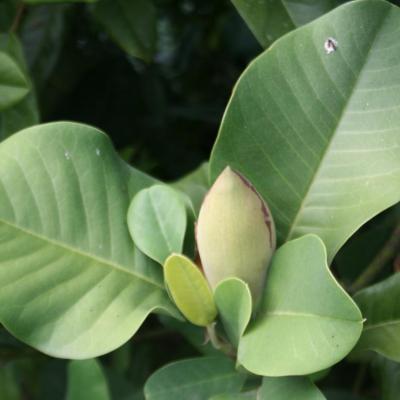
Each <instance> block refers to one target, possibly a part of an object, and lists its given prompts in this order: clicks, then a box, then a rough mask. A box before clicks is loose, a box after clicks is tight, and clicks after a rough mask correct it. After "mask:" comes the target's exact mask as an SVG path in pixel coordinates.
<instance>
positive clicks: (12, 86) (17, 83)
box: [0, 51, 29, 111]
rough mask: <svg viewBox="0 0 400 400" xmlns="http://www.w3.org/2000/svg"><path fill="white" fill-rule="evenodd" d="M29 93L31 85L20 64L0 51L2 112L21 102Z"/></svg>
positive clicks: (0, 103)
mask: <svg viewBox="0 0 400 400" xmlns="http://www.w3.org/2000/svg"><path fill="white" fill-rule="evenodd" d="M28 92H29V83H28V81H27V79H26V77H25V75H24V73H23V72H22V71H21V68H20V67H19V66H18V64H17V63H16V62H15V61H14V60H13V59H12V58H11V57H10V56H9V55H8V54H6V53H4V52H3V51H0V111H1V110H4V109H6V108H8V107H11V106H13V105H14V104H16V103H18V102H19V101H21V100H22V99H23V98H24V97H25V96H26V95H27V94H28Z"/></svg>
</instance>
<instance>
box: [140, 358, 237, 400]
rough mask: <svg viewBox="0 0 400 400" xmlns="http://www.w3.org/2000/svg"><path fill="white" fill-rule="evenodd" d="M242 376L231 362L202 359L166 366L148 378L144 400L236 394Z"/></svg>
mask: <svg viewBox="0 0 400 400" xmlns="http://www.w3.org/2000/svg"><path fill="white" fill-rule="evenodd" d="M244 380H245V375H243V374H240V373H238V372H237V371H236V370H235V364H234V362H233V361H232V360H230V359H228V358H223V357H202V358H193V359H188V360H182V361H177V362H174V363H171V364H168V365H166V366H165V367H163V368H161V369H159V370H158V371H156V372H155V373H154V374H153V375H151V376H150V378H149V379H148V381H147V382H146V384H145V387H144V393H145V397H146V400H171V399H174V400H188V399H192V398H194V397H193V395H194V394H195V396H196V400H208V399H209V398H210V397H211V396H214V395H217V394H221V393H238V392H239V391H240V389H241V388H242V386H243V384H244Z"/></svg>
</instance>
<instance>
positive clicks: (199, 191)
mask: <svg viewBox="0 0 400 400" xmlns="http://www.w3.org/2000/svg"><path fill="white" fill-rule="evenodd" d="M208 169H209V167H208V163H203V164H201V165H200V166H199V167H198V168H197V169H195V170H194V171H193V172H191V173H189V174H188V175H185V176H184V177H183V178H181V179H179V180H178V181H176V182H174V183H173V184H172V186H173V187H175V188H176V189H179V190H181V191H182V192H184V193H185V194H186V195H187V196H188V197H189V198H190V200H191V201H192V204H193V209H194V212H195V215H196V217H197V216H198V215H199V211H200V207H201V203H202V202H203V200H204V197H205V195H206V193H207V190H208V189H209V187H210V184H209V179H208Z"/></svg>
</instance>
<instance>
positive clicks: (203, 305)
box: [164, 254, 217, 326]
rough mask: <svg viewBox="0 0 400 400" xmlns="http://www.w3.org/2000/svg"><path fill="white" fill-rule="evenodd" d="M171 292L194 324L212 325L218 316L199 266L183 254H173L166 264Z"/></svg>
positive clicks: (165, 275) (211, 294) (166, 280)
mask: <svg viewBox="0 0 400 400" xmlns="http://www.w3.org/2000/svg"><path fill="white" fill-rule="evenodd" d="M164 278H165V283H166V285H167V287H168V289H169V292H170V294H171V296H172V298H173V299H174V302H175V304H176V305H177V306H178V308H179V310H180V311H181V312H182V314H183V315H184V316H185V317H186V318H187V319H188V320H189V321H190V322H192V323H193V324H195V325H199V326H208V325H210V324H211V323H212V322H213V321H214V319H215V317H216V316H217V309H216V307H215V303H214V299H213V293H212V291H211V288H210V285H209V284H208V282H207V280H206V278H205V277H204V275H203V273H202V272H201V270H200V269H199V267H198V266H197V265H196V264H194V263H193V262H192V261H191V260H190V259H188V258H187V257H185V256H183V255H181V254H172V255H171V256H169V257H168V258H167V260H166V261H165V264H164Z"/></svg>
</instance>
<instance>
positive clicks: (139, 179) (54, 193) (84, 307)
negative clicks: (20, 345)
mask: <svg viewBox="0 0 400 400" xmlns="http://www.w3.org/2000/svg"><path fill="white" fill-rule="evenodd" d="M152 183H153V181H152V179H150V178H149V177H147V176H146V175H144V174H142V173H140V172H138V171H136V170H134V169H132V168H130V167H129V166H128V165H127V164H125V163H124V162H123V161H122V160H121V159H120V158H119V157H118V156H117V154H116V153H115V151H114V149H113V148H112V145H111V142H110V140H109V139H108V137H107V136H106V135H104V134H103V133H102V132H100V131H98V130H97V129H95V128H91V127H89V126H86V125H81V124H76V123H67V122H60V123H52V124H46V125H39V126H36V127H32V128H28V129H26V130H24V131H21V132H19V133H18V134H16V135H13V136H12V137H10V138H9V139H7V140H6V141H4V142H2V143H1V145H0V204H1V207H0V321H1V323H2V324H3V325H4V326H5V327H6V328H7V329H8V330H9V331H10V332H11V333H12V334H13V335H15V336H16V337H17V338H19V339H20V340H22V341H24V342H26V343H28V344H30V345H31V346H33V347H35V348H37V349H39V350H41V351H42V352H45V353H47V354H50V355H52V356H57V357H64V358H90V357H94V356H97V355H99V354H103V353H106V352H108V351H111V350H113V349H115V348H117V347H119V346H120V345H122V344H123V343H124V342H126V341H127V340H128V339H129V338H130V337H131V336H132V335H133V334H134V333H135V331H136V330H137V329H138V328H139V326H140V325H141V323H142V322H143V320H144V319H145V318H146V316H147V315H148V314H149V313H150V312H151V311H152V310H154V309H157V308H165V309H169V310H170V311H171V312H174V311H173V310H174V308H173V307H172V304H171V303H170V301H169V300H168V296H167V294H166V292H165V290H164V287H163V281H162V274H161V271H160V268H159V266H158V265H156V264H155V263H154V262H152V261H151V260H150V259H148V258H147V257H145V256H144V255H143V254H142V253H141V252H140V251H139V250H138V249H136V248H135V247H134V245H133V243H132V239H131V238H130V235H129V232H128V229H127V226H126V222H125V216H126V212H127V209H128V205H129V201H130V199H131V198H132V197H133V196H134V194H135V193H137V192H138V191H139V190H140V189H142V188H144V187H147V186H150V185H151V184H152ZM111 328H112V329H111Z"/></svg>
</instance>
